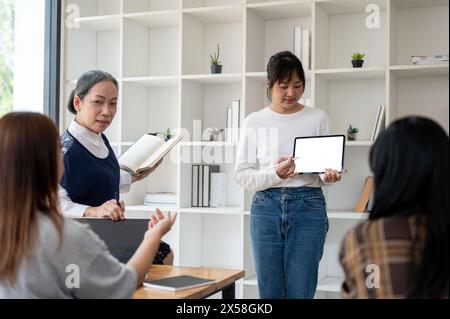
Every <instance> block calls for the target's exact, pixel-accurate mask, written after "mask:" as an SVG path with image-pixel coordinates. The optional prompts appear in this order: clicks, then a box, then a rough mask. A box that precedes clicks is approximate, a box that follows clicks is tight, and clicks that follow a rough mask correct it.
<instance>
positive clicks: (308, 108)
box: [303, 106, 329, 119]
mask: <svg viewBox="0 0 450 319" xmlns="http://www.w3.org/2000/svg"><path fill="white" fill-rule="evenodd" d="M303 111H304V112H303V114H305V113H306V114H311V115H314V116H316V117H319V118H320V119H328V118H329V117H328V114H327V112H325V111H324V110H322V109H321V108H318V107H311V106H305V107H304V109H303Z"/></svg>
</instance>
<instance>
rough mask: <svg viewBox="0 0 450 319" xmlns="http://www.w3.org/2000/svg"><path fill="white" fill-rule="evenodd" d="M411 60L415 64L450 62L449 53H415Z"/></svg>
mask: <svg viewBox="0 0 450 319" xmlns="http://www.w3.org/2000/svg"><path fill="white" fill-rule="evenodd" d="M411 62H412V64H415V65H425V64H439V63H448V54H436V55H413V56H411Z"/></svg>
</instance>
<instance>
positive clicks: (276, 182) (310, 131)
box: [234, 106, 331, 191]
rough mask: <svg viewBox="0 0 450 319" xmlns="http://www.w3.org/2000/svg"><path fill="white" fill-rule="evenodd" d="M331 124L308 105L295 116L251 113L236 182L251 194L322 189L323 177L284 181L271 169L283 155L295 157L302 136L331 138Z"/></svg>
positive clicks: (244, 131) (243, 134) (245, 125)
mask: <svg viewBox="0 0 450 319" xmlns="http://www.w3.org/2000/svg"><path fill="white" fill-rule="evenodd" d="M330 132H331V121H330V119H329V117H328V115H327V114H326V113H325V112H324V111H322V110H320V109H317V108H311V107H307V106H305V107H304V108H303V109H302V110H300V111H299V112H296V113H292V114H280V113H277V112H274V111H273V110H271V109H270V108H269V107H266V108H264V109H262V110H260V111H258V112H254V113H251V114H250V115H249V116H248V117H247V118H246V119H245V120H244V122H243V126H242V130H241V135H240V140H239V145H238V151H237V158H236V166H235V174H234V180H235V181H236V183H237V184H238V185H240V186H241V187H243V188H245V189H247V190H250V191H260V190H264V189H268V188H272V187H301V186H310V187H320V186H324V185H327V183H324V182H323V175H321V176H319V175H297V176H295V177H292V178H288V179H285V180H283V179H281V178H280V177H279V176H278V175H277V173H276V169H275V168H273V167H271V166H273V164H274V163H276V160H277V159H278V158H280V157H282V156H292V154H293V150H294V140H295V138H296V137H299V136H319V135H329V134H330Z"/></svg>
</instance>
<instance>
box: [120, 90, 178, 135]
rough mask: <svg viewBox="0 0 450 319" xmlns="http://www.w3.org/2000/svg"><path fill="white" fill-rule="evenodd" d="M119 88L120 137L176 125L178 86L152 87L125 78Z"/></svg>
mask: <svg viewBox="0 0 450 319" xmlns="http://www.w3.org/2000/svg"><path fill="white" fill-rule="evenodd" d="M122 92H123V93H122V95H123V103H122V105H123V109H122V110H121V111H122V141H135V140H136V139H137V138H139V137H140V136H142V135H143V134H144V133H156V132H164V131H166V130H167V128H170V129H172V130H173V129H175V128H177V127H179V122H178V119H177V116H174V114H178V105H177V103H178V86H167V87H156V88H155V87H151V86H150V87H148V86H143V85H140V84H137V83H133V82H124V83H123V88H122ZM161 105H164V107H161Z"/></svg>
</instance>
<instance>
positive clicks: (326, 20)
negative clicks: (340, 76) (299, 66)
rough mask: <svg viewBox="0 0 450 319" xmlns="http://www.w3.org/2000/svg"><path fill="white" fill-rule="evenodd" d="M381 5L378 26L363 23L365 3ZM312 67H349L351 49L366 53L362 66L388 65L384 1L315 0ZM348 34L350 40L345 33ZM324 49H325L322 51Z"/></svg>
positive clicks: (364, 20)
mask: <svg viewBox="0 0 450 319" xmlns="http://www.w3.org/2000/svg"><path fill="white" fill-rule="evenodd" d="M369 4H375V5H378V7H379V8H380V27H379V28H368V27H367V26H366V23H365V22H366V19H367V13H366V6H367V5H369ZM315 21H316V26H315V31H316V34H315V39H316V47H315V69H316V70H319V69H341V68H349V67H351V66H352V64H351V59H352V58H351V56H352V54H353V53H354V52H362V53H365V54H366V57H365V59H364V60H365V61H364V66H365V67H370V68H371V67H380V66H385V65H387V50H388V49H387V48H388V40H387V37H386V33H387V32H386V30H387V23H386V5H385V1H384V0H383V1H372V0H342V1H341V0H338V1H336V0H331V1H330V0H327V1H317V2H316V8H315ZM349 34H351V41H349V38H348V35H349ZM324 52H325V53H324Z"/></svg>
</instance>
